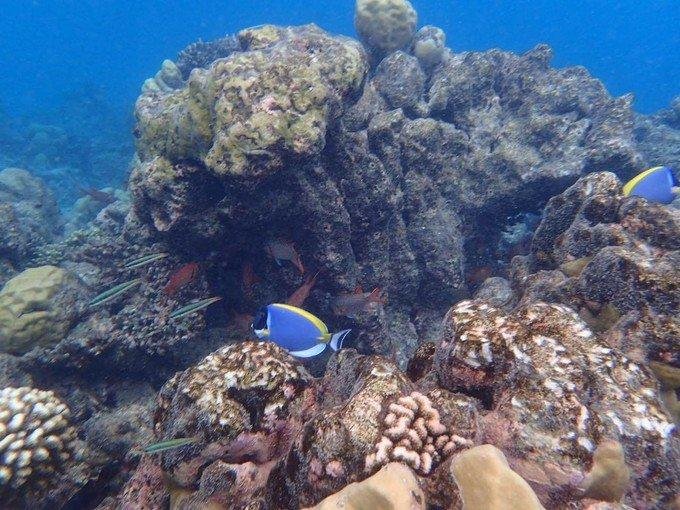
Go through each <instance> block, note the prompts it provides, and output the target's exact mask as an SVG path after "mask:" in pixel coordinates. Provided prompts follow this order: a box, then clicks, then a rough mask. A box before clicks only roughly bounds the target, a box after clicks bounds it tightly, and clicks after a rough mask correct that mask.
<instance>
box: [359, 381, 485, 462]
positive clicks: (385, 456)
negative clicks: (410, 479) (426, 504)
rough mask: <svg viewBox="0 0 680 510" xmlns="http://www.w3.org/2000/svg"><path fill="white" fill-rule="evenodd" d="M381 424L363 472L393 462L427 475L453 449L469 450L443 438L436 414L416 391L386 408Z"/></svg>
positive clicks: (452, 438) (454, 438) (459, 441)
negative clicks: (386, 411) (379, 434)
mask: <svg viewBox="0 0 680 510" xmlns="http://www.w3.org/2000/svg"><path fill="white" fill-rule="evenodd" d="M384 423H385V426H386V427H387V428H386V429H385V430H384V432H383V435H382V437H381V438H380V441H378V443H377V444H376V445H375V452H374V453H371V454H369V455H367V456H366V464H365V465H366V470H367V471H372V470H373V469H374V468H375V467H377V466H382V465H384V464H387V463H388V462H390V461H392V460H395V461H401V462H404V463H405V464H408V465H409V466H411V467H412V468H413V469H414V470H415V471H417V472H418V473H420V474H422V475H427V474H429V473H430V471H431V470H432V467H433V466H434V465H435V464H436V463H438V462H440V461H441V460H442V459H443V458H444V457H446V456H447V455H449V454H450V453H452V452H453V451H454V450H456V449H457V448H459V447H462V446H464V447H469V446H472V442H471V441H469V440H468V439H465V438H463V437H460V436H457V435H455V434H447V430H446V427H445V426H444V425H443V424H442V423H441V421H440V420H439V411H437V409H435V408H434V407H433V406H432V402H431V401H430V399H429V398H427V397H426V396H425V395H423V394H422V393H419V392H417V391H414V392H412V393H411V394H410V395H408V396H404V397H400V398H399V400H397V402H394V403H392V404H390V405H389V408H388V413H387V415H386V416H385V420H384Z"/></svg>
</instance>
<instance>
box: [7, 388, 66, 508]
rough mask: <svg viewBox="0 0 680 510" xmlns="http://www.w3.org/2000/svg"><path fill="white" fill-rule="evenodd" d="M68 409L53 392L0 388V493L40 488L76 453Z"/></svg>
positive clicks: (52, 481) (9, 496) (50, 482)
mask: <svg viewBox="0 0 680 510" xmlns="http://www.w3.org/2000/svg"><path fill="white" fill-rule="evenodd" d="M69 420H70V412H69V409H68V407H67V406H66V404H64V403H63V402H62V401H61V400H60V399H59V398H58V397H57V396H56V395H55V394H54V393H53V392H51V391H41V390H37V389H34V388H29V387H21V388H12V387H8V388H3V389H2V390H0V497H2V499H3V501H5V498H7V500H10V501H11V500H12V499H13V498H14V497H18V496H19V494H20V492H25V491H28V490H31V491H34V490H38V491H40V490H44V489H47V488H49V487H50V486H51V485H53V484H55V483H56V482H57V481H58V476H57V475H58V474H59V473H60V472H63V471H64V470H65V468H66V466H67V465H68V463H69V462H70V461H72V460H73V459H74V456H75V455H76V444H75V440H76V430H75V428H73V427H72V426H71V424H70V422H69Z"/></svg>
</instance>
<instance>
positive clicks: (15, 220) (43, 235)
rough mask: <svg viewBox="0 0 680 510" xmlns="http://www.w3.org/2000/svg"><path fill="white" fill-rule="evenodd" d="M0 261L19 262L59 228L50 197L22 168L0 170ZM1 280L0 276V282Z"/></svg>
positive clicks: (38, 182)
mask: <svg viewBox="0 0 680 510" xmlns="http://www.w3.org/2000/svg"><path fill="white" fill-rule="evenodd" d="M0 217H1V218H2V221H1V222H0V261H7V262H9V263H11V264H14V265H21V264H23V263H24V261H25V260H26V259H27V258H29V257H30V256H31V255H33V253H34V252H35V251H36V250H37V249H38V247H40V246H41V245H43V244H46V243H48V242H50V241H52V240H53V239H54V238H55V237H56V235H57V234H58V231H59V226H60V225H59V223H58V220H59V214H58V208H57V203H56V201H55V199H54V196H53V195H52V193H51V192H50V190H49V189H47V187H46V186H45V184H44V183H43V182H42V181H41V180H40V179H38V178H36V177H34V176H32V175H31V174H30V173H29V172H27V171H26V170H22V169H19V168H5V169H4V170H3V171H2V172H0ZM2 283H4V282H3V280H2V278H0V284H2Z"/></svg>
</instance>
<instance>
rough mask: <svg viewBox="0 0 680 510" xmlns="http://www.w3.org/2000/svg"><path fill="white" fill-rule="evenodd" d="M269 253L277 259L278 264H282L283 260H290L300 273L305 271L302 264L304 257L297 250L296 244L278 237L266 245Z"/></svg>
mask: <svg viewBox="0 0 680 510" xmlns="http://www.w3.org/2000/svg"><path fill="white" fill-rule="evenodd" d="M265 250H266V251H267V253H268V254H269V255H270V256H271V257H272V258H273V259H274V260H276V263H277V264H278V265H281V261H282V260H289V261H290V262H292V264H293V265H294V266H295V267H296V268H297V269H298V271H300V274H304V273H305V268H304V267H303V265H302V259H301V258H300V255H299V254H298V252H297V251H295V245H294V244H293V243H292V242H290V241H284V240H281V239H277V240H274V241H269V242H268V243H267V246H266V247H265Z"/></svg>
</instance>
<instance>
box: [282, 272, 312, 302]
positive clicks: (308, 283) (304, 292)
mask: <svg viewBox="0 0 680 510" xmlns="http://www.w3.org/2000/svg"><path fill="white" fill-rule="evenodd" d="M317 276H319V272H318V271H317V272H316V274H315V275H314V276H308V277H307V278H306V279H305V281H304V283H303V284H302V285H300V287H299V288H298V289H297V290H296V291H295V292H293V293H292V294H291V295H290V297H289V298H288V299H287V300H286V304H288V305H292V306H297V307H298V308H302V305H303V304H304V303H305V300H306V299H307V298H308V297H309V293H310V292H311V290H312V287H314V284H315V283H316V278H317Z"/></svg>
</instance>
